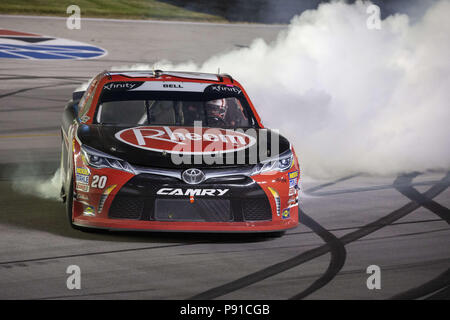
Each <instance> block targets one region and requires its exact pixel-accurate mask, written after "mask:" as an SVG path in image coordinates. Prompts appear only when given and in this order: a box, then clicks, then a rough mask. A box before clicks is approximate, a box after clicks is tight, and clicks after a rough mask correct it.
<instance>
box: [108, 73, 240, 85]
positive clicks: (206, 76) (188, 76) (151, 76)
mask: <svg viewBox="0 0 450 320" xmlns="http://www.w3.org/2000/svg"><path fill="white" fill-rule="evenodd" d="M103 74H104V76H105V77H108V78H109V79H110V80H113V81H114V80H117V81H120V80H123V78H128V79H130V78H131V79H137V78H139V79H143V78H145V79H146V80H149V81H151V80H156V79H158V80H159V79H161V80H163V79H167V80H169V79H170V80H171V81H186V80H191V81H205V82H210V81H212V82H216V83H223V84H237V83H236V81H235V80H234V79H233V78H232V77H231V76H230V75H229V74H225V73H222V74H215V73H205V72H191V71H186V72H185V71H163V70H120V71H114V70H112V71H104V72H103Z"/></svg>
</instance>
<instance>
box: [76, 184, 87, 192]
mask: <svg viewBox="0 0 450 320" xmlns="http://www.w3.org/2000/svg"><path fill="white" fill-rule="evenodd" d="M75 185H76V187H75V189H77V190H79V191H83V192H89V185H88V184H84V183H79V182H77V183H76V184H75Z"/></svg>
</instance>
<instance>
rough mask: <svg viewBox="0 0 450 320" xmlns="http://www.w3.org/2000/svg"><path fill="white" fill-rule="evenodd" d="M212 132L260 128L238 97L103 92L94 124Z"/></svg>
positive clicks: (240, 97)
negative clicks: (198, 128) (197, 128)
mask: <svg viewBox="0 0 450 320" xmlns="http://www.w3.org/2000/svg"><path fill="white" fill-rule="evenodd" d="M194 122H197V124H198V122H200V123H201V125H202V126H204V127H212V128H248V127H257V126H258V125H257V121H256V119H255V116H254V115H253V113H252V111H251V108H250V106H249V104H248V102H247V100H246V98H245V96H244V95H242V94H241V93H240V92H238V93H237V94H235V93H234V92H231V93H222V92H216V91H214V90H211V91H210V92H174V91H166V92H161V91H112V92H111V91H110V90H103V91H102V94H101V96H100V99H99V101H98V103H97V108H96V113H95V120H94V123H98V124H103V125H124V126H126V125H167V126H194V125H195V123H194Z"/></svg>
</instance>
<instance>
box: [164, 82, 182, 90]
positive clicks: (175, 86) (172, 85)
mask: <svg viewBox="0 0 450 320" xmlns="http://www.w3.org/2000/svg"><path fill="white" fill-rule="evenodd" d="M163 88H172V89H183V86H182V84H181V83H163Z"/></svg>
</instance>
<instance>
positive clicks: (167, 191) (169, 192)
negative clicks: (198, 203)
mask: <svg viewBox="0 0 450 320" xmlns="http://www.w3.org/2000/svg"><path fill="white" fill-rule="evenodd" d="M229 190H230V189H186V190H183V189H181V188H161V189H159V190H158V191H157V192H156V194H158V195H164V196H189V197H190V196H211V197H221V196H223V195H225V194H226V193H227V192H228V191H229Z"/></svg>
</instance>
